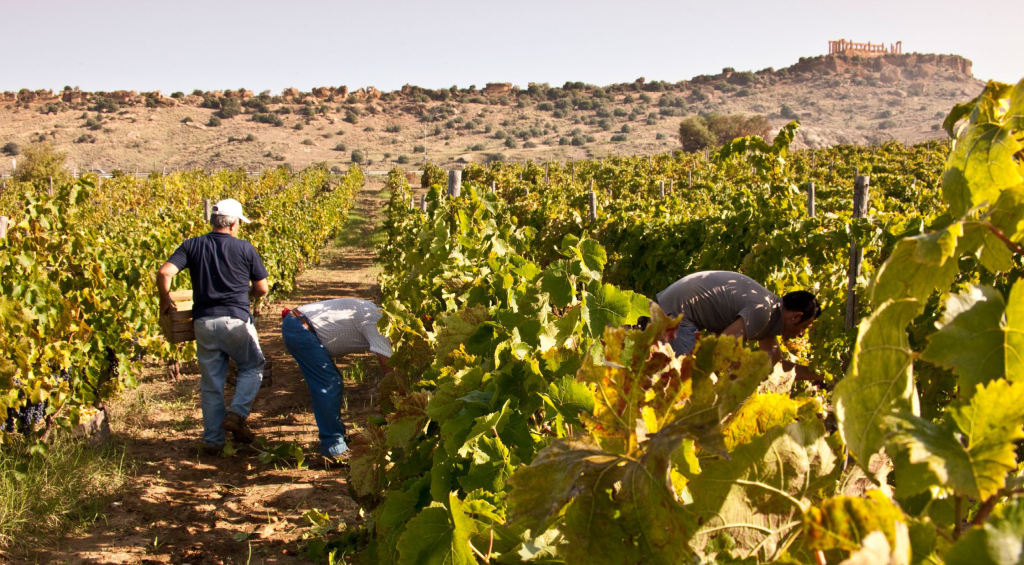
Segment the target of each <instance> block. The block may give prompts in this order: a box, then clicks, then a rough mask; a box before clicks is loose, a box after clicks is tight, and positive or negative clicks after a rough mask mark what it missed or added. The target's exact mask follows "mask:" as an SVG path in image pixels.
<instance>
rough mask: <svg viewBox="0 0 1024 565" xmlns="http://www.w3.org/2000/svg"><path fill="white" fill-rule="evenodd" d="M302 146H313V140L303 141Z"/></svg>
mask: <svg viewBox="0 0 1024 565" xmlns="http://www.w3.org/2000/svg"><path fill="white" fill-rule="evenodd" d="M302 144H303V145H313V140H312V139H310V138H308V137H307V138H306V139H303V140H302Z"/></svg>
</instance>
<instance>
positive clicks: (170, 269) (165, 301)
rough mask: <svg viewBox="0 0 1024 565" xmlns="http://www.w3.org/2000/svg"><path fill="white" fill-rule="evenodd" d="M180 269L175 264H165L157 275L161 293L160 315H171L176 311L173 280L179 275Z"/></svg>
mask: <svg viewBox="0 0 1024 565" xmlns="http://www.w3.org/2000/svg"><path fill="white" fill-rule="evenodd" d="M179 271H180V269H178V266H177V265H175V264H174V263H170V262H167V263H164V264H163V265H161V266H160V270H159V271H157V273H156V288H157V290H158V291H160V313H161V314H170V313H171V311H173V310H176V308H175V306H174V301H173V300H171V280H172V279H173V278H174V275H177V274H178V272H179Z"/></svg>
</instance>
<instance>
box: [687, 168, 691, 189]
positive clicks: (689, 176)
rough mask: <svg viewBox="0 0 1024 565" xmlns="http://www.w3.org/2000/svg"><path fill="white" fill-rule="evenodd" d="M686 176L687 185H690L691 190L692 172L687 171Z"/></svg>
mask: <svg viewBox="0 0 1024 565" xmlns="http://www.w3.org/2000/svg"><path fill="white" fill-rule="evenodd" d="M686 176H687V178H688V179H689V183H690V186H689V188H693V170H689V171H687V172H686Z"/></svg>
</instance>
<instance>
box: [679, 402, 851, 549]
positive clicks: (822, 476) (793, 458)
mask: <svg viewBox="0 0 1024 565" xmlns="http://www.w3.org/2000/svg"><path fill="white" fill-rule="evenodd" d="M837 462H838V458H837V456H836V454H835V453H834V452H833V451H832V448H831V447H830V446H829V444H828V442H827V441H826V432H825V428H824V426H823V425H822V424H821V422H819V421H818V420H816V419H815V420H810V421H807V422H794V423H792V424H789V425H788V426H785V427H777V428H772V429H771V430H769V431H768V432H767V433H766V434H765V435H763V436H761V437H758V438H755V439H754V440H752V441H751V442H750V443H747V444H744V445H740V446H738V447H737V448H736V449H735V450H733V452H732V453H731V454H730V459H729V460H726V459H716V460H714V461H711V462H709V463H707V464H705V465H704V466H703V469H702V471H701V473H700V474H699V475H697V476H695V477H691V482H690V484H689V489H690V492H692V493H693V504H690V505H689V506H687V507H686V508H687V510H688V511H690V512H693V513H694V514H696V515H697V516H698V517H699V518H700V520H701V529H700V531H699V532H698V534H697V535H696V537H694V539H693V541H692V542H691V546H692V547H693V548H694V549H699V548H703V547H704V546H705V545H706V544H707V542H708V541H709V540H710V539H711V538H712V537H713V536H715V535H718V534H719V533H721V532H727V533H729V535H731V536H732V538H733V540H734V542H735V544H736V547H737V548H738V549H741V550H743V552H744V553H746V552H747V551H751V550H754V549H755V548H759V551H763V552H764V554H763V556H762V555H760V554H759V557H760V558H761V559H760V560H762V561H766V560H767V557H769V556H771V555H773V554H774V553H775V550H776V549H777V547H778V544H779V543H780V542H781V540H782V539H783V538H784V537H785V536H786V535H787V534H788V533H790V532H791V531H792V530H793V529H794V528H796V527H798V526H799V525H800V516H801V515H802V514H803V511H804V509H805V508H807V507H808V506H810V498H809V497H810V496H811V495H812V494H813V493H814V492H815V491H817V490H818V489H820V488H822V487H823V486H825V485H826V484H830V483H832V482H834V481H835V479H836V474H837V473H838V472H839V471H840V470H841V469H840V468H839V466H838V465H837Z"/></svg>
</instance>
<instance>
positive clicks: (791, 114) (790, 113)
mask: <svg viewBox="0 0 1024 565" xmlns="http://www.w3.org/2000/svg"><path fill="white" fill-rule="evenodd" d="M779 115H780V116H782V117H783V118H786V119H787V120H795V119H797V118H799V117H800V116H799V114H797V113H796V110H794V109H793V108H792V107H791V106H790V105H789V104H783V105H782V110H780V111H779Z"/></svg>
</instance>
